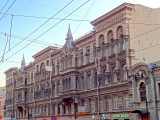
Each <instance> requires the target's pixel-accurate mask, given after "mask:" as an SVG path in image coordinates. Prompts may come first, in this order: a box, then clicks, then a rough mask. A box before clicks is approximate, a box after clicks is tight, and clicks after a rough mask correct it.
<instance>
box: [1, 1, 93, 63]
mask: <svg viewBox="0 0 160 120" xmlns="http://www.w3.org/2000/svg"><path fill="white" fill-rule="evenodd" d="M89 1H90V0H87V1H86V2H84V3H83V4H82V5H81V6H79V7H78V8H76V9H75V10H74V11H72V12H71V13H70V14H68V15H67V16H66V17H64V18H63V19H65V18H67V17H69V16H70V15H71V14H72V13H74V12H75V11H77V10H78V9H79V8H81V7H82V6H84V5H85V4H86V3H88V2H89ZM63 19H62V20H60V21H59V22H57V23H56V24H55V25H53V26H52V27H50V28H49V29H48V30H47V31H45V32H44V33H42V34H41V35H40V36H38V37H37V38H36V39H38V38H40V37H41V36H42V35H44V34H45V33H47V32H48V31H49V30H51V29H52V28H53V27H55V26H56V25H58V24H59V23H60V22H62V21H63ZM36 39H34V40H33V41H31V42H30V43H28V44H27V45H26V46H24V47H23V48H21V49H19V50H18V51H17V52H15V53H14V54H12V55H11V56H10V57H8V58H7V59H6V60H8V59H9V58H11V57H12V56H14V55H15V54H17V53H18V52H19V51H21V50H23V49H24V48H25V47H27V46H28V45H30V44H31V43H32V42H34V41H35V40H36ZM6 60H5V61H6ZM1 64H2V63H0V65H1Z"/></svg>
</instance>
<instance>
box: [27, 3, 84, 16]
mask: <svg viewBox="0 0 160 120" xmlns="http://www.w3.org/2000/svg"><path fill="white" fill-rule="evenodd" d="M27 1H29V2H31V3H34V4H37V5H41V6H43V7H46V8H50V9H53V10H59V9H57V8H53V7H51V6H47V5H43V4H41V3H37V2H35V1H31V0H27ZM61 12H63V13H67V14H69V12H67V11H64V10H63V11H61ZM72 15H74V16H77V17H81V18H83V17H82V16H80V15H76V14H72Z"/></svg>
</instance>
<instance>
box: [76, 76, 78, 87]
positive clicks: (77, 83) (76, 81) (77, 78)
mask: <svg viewBox="0 0 160 120" xmlns="http://www.w3.org/2000/svg"><path fill="white" fill-rule="evenodd" d="M76 89H78V77H76Z"/></svg>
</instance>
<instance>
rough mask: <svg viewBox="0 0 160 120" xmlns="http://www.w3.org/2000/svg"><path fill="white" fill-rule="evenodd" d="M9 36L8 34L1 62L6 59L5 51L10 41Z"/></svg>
mask: <svg viewBox="0 0 160 120" xmlns="http://www.w3.org/2000/svg"><path fill="white" fill-rule="evenodd" d="M8 40H9V39H8V36H7V41H6V45H5V48H4V52H3V55H2V57H1V58H2V59H1V61H0V62H3V61H4V54H5V51H6V47H7V43H8Z"/></svg>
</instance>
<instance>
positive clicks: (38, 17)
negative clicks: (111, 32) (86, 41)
mask: <svg viewBox="0 0 160 120" xmlns="http://www.w3.org/2000/svg"><path fill="white" fill-rule="evenodd" d="M0 14H4V13H1V12H0ZM6 15H8V16H10V15H13V16H15V17H26V18H36V19H50V18H48V17H41V16H29V15H28V16H27V15H17V14H6ZM51 19H55V20H61V18H51ZM64 20H72V21H82V20H76V19H69V18H68V19H64ZM83 21H85V22H91V21H89V20H83Z"/></svg>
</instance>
